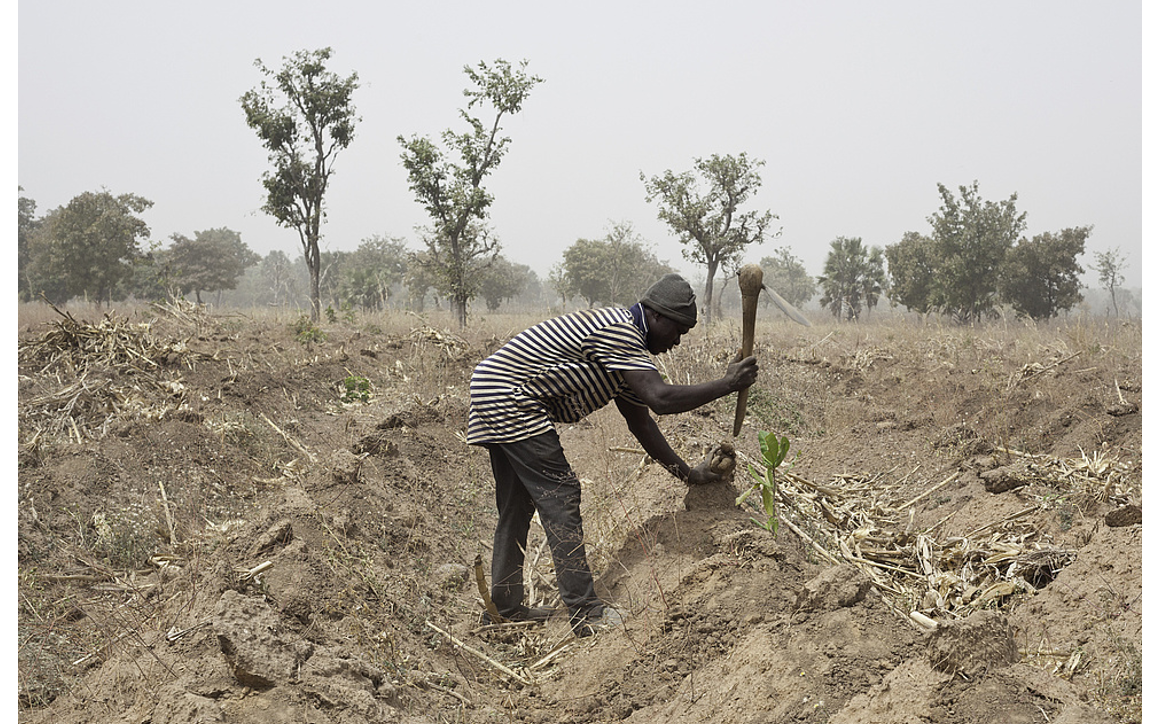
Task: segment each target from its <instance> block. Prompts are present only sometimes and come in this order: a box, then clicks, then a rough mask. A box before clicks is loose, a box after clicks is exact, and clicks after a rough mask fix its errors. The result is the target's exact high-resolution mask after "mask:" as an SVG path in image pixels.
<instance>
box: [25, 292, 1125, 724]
mask: <svg viewBox="0 0 1150 724" xmlns="http://www.w3.org/2000/svg"><path fill="white" fill-rule="evenodd" d="M137 314H138V316H137V318H136V319H135V320H128V319H123V318H120V317H118V316H116V315H110V316H106V317H105V318H104V319H103V321H101V322H98V323H89V322H86V321H84V320H82V319H77V318H75V317H70V316H62V317H60V318H58V319H55V320H54V321H53V322H51V323H49V324H47V325H39V326H37V327H32V328H26V329H24V330H23V331H22V335H21V342H20V344H21V347H20V380H19V388H20V411H19V412H20V475H19V503H20V505H19V518H18V534H19V538H18V541H19V550H18V553H19V571H20V612H19V622H18V624H19V639H20V652H19V665H20V720H21V721H22V722H49V721H51V722H63V723H65V724H67V723H75V724H79V723H81V722H105V721H124V722H154V723H155V724H159V723H160V722H186V723H189V724H190V723H192V722H228V721H236V722H280V721H300V722H304V721H306V722H316V723H328V722H332V723H336V722H339V723H342V722H437V721H476V722H480V721H508V720H511V721H525V722H568V723H571V724H574V723H581V722H587V723H591V722H596V723H600V722H615V721H624V720H625V721H627V722H630V723H632V724H636V723H639V724H642V723H655V722H718V723H719V724H724V723H728V722H729V723H731V724H734V723H735V722H762V723H764V724H765V723H768V722H796V721H798V722H804V721H810V722H836V723H840V724H845V723H847V722H872V721H873V722H878V721H881V722H907V723H908V724H909V723H911V722H914V723H917V722H928V721H929V722H936V723H942V724H958V723H959V722H972V721H996V722H1050V721H1052V722H1060V723H1061V724H1072V723H1075V722H1104V721H1123V722H1125V721H1140V720H1141V714H1140V710H1141V578H1140V576H1141V483H1140V475H1141V429H1140V424H1141V415H1140V405H1141V331H1140V329H1139V328H1138V327H1136V326H1117V327H1107V326H1104V325H1102V324H1091V323H1087V322H1081V321H1080V322H1076V323H1073V324H1069V325H1066V326H1063V327H1049V328H1041V329H1035V328H1034V327H1032V326H1019V327H1012V326H1000V327H995V328H987V329H982V330H955V329H952V328H947V327H943V328H934V327H919V326H907V325H905V324H902V323H891V324H889V325H883V324H874V325H869V326H868V325H863V326H859V327H849V328H834V329H832V328H826V329H813V330H807V329H803V330H798V328H797V327H786V326H777V327H775V326H765V332H766V333H765V334H761V335H760V338H761V339H765V340H770V344H769V345H767V346H765V347H764V349H762V350H761V351H760V357H761V359H762V360H763V364H762V369H763V373H762V376H761V378H760V382H759V384H758V385H756V387H755V388H754V390H753V391H752V395H751V398H750V404H749V414H748V418H747V422H746V424H745V426H744V427H745V430H744V432H743V434H742V435H741V436H740V437H738V438H733V439H732V437H731V434H730V423H731V419H732V410H733V400H723V401H719V402H716V403H713V404H712V405H708V406H706V407H705V408H702V409H700V410H697V411H694V412H692V413H688V414H685V415H678V416H671V417H667V418H664V419H662V420H661V421H660V423H661V425H662V426H663V428H664V430H665V432H666V434H667V437H668V439H669V440H670V441H671V442H672V444H673V445H674V446H675V447H676V448H678V449H679V450H681V451H682V452H683V453H684V456H685V457H687V458H688V459H699V458H701V457H702V456H703V455H704V454H705V452H706V451H707V450H708V449H710V447H711V446H712V445H714V444H715V443H717V442H719V441H722V440H729V441H732V442H733V443H734V446H735V448H736V450H737V454H738V466H737V476H736V480H735V483H734V484H733V485H729V486H728V485H722V486H712V487H709V488H706V489H692V490H688V489H686V488H685V487H684V486H682V485H680V484H678V483H677V482H675V481H673V480H672V479H670V478H669V477H668V476H667V475H666V473H665V472H664V471H662V470H661V469H659V468H658V466H657V465H651V464H650V463H649V461H647V460H646V459H645V458H644V457H643V456H642V455H641V454H640V453H638V452H637V451H636V450H635V443H634V442H633V440H632V439H631V438H630V437H629V435H628V434H627V431H626V426H625V424H624V423H623V421H622V419H621V417H620V416H619V415H618V414H616V413H615V412H614V411H613V410H612V409H605V410H602V411H600V412H598V413H595V414H594V415H592V416H591V417H590V418H588V419H587V420H585V421H583V422H581V423H578V424H576V425H568V426H564V427H563V428H562V429H561V430H560V436H561V438H562V440H563V442H564V445H565V448H566V449H567V453H568V458H569V459H570V461H571V462H572V465H573V467H574V468H575V469H576V471H578V472H579V474H580V476H581V479H582V480H583V484H584V502H583V507H584V514H585V517H586V534H587V545H588V552H589V559H590V561H591V564H592V566H593V568H594V569H595V570H596V572H597V574H598V578H597V584H596V585H597V587H598V588H599V590H600V593H601V594H602V595H604V596H605V597H607V598H609V599H610V600H611V601H612V602H613V603H614V605H616V606H617V607H618V608H619V609H621V610H622V611H624V612H625V619H624V622H623V624H622V625H621V626H619V627H617V628H616V629H613V630H610V631H607V632H604V633H601V634H599V635H596V636H595V637H592V638H590V639H574V638H573V637H571V636H570V630H569V627H568V625H567V623H566V621H565V619H564V618H563V617H556V618H554V619H552V620H551V621H549V622H546V623H544V624H529V625H524V624H511V625H504V626H484V625H482V624H481V622H480V617H479V615H480V612H481V606H480V604H479V600H478V593H477V586H476V583H477V582H476V580H475V570H476V568H475V563H476V558H477V554H478V559H479V561H480V563H481V564H482V562H483V561H484V560H485V559H489V557H490V556H489V543H488V541H489V540H490V535H491V532H492V530H493V526H494V518H495V513H494V501H493V495H492V491H491V482H490V471H489V469H488V466H487V460H486V456H485V454H484V453H483V451H482V450H477V449H473V448H469V447H468V446H466V445H465V444H464V443H463V440H462V431H463V429H464V427H465V421H466V412H467V379H468V375H469V373H470V370H471V368H472V367H473V366H474V364H475V363H476V362H477V361H478V360H479V359H480V358H481V357H482V356H484V355H485V354H486V353H488V352H489V351H490V350H491V349H492V348H493V347H494V346H496V345H497V344H498V343H499V342H500V341H501V338H500V336H499V335H498V334H493V333H492V332H491V331H490V330H489V329H486V328H483V327H480V328H478V329H475V330H469V331H468V332H467V333H466V334H453V333H449V332H445V331H441V330H439V329H437V328H436V326H434V325H429V324H427V322H426V321H425V320H415V319H414V318H411V317H406V316H400V315H395V316H390V317H381V318H378V319H370V320H362V321H358V322H356V321H346V320H345V321H341V322H333V323H330V324H328V325H326V326H325V327H324V332H325V338H324V339H323V340H322V341H316V340H315V339H310V340H306V339H300V338H297V337H296V336H294V334H293V331H292V324H291V321H290V320H275V319H269V320H252V319H248V318H245V317H241V316H226V315H211V314H207V313H206V312H204V311H203V310H202V309H196V308H192V307H189V306H179V305H170V306H167V307H160V308H152V309H149V310H146V311H144V312H140V313H137ZM440 321H442V322H443V324H442V326H443V327H444V328H446V326H447V324H446V321H445V320H440ZM530 321H532V320H522V322H518V321H517V322H515V323H513V322H511V321H508V320H502V319H500V320H499V327H500V328H502V329H510V328H521V327H524V326H526V325H527V324H528V323H529V322H530ZM693 336H694V335H693ZM734 337H735V330H734V329H733V328H731V329H730V330H727V329H725V328H724V327H722V326H721V325H720V326H717V327H715V328H713V329H711V330H708V331H706V333H705V334H699V335H698V336H697V338H696V339H691V338H688V339H686V340H684V342H685V343H684V345H683V346H682V347H681V348H679V349H678V350H676V352H675V353H673V354H672V355H669V356H667V357H665V358H660V360H659V362H660V364H661V366H662V368H663V372H664V374H665V375H666V376H667V377H668V378H669V379H671V380H672V381H691V380H699V379H706V378H708V377H713V376H715V375H717V374H718V373H719V372H720V370H721V369H722V368H723V367H724V366H725V360H726V358H727V357H728V356H729V352H728V350H734V349H735V348H736V347H737V343H735V342H734ZM748 430H749V431H752V432H750V433H748ZM755 430H770V431H773V432H775V433H777V434H780V435H786V436H788V437H789V439H790V442H791V446H792V448H791V449H792V456H791V460H794V461H796V462H797V464H796V466H795V467H793V468H785V469H783V470H782V474H781V477H780V482H779V484H778V488H777V490H776V491H775V498H774V500H775V504H776V508H775V513H777V515H775V516H774V520H773V521H772V516H771V511H768V510H764V509H763V507H762V506H761V505H760V504H759V503H758V502H757V501H759V499H760V498H759V495H758V494H755V495H751V496H749V497H748V498H746V500H745V501H744V502H742V503H739V504H736V498H737V497H738V496H739V495H740V494H741V493H742V492H743V491H744V490H745V489H746V488H747V487H749V486H750V485H751V484H752V482H753V480H754V478H753V477H752V475H751V473H750V471H749V468H751V469H755V470H756V471H757V472H758V471H761V470H762V466H763V458H762V456H761V454H760V450H759V443H758V440H757V439H756V438H755V435H754V433H753V431H755ZM796 456H797V457H796ZM772 527H775V530H774V531H772V530H771V529H772ZM528 547H529V550H528V551H527V553H528V555H527V559H528V563H529V569H528V575H527V579H528V580H527V587H528V590H529V595H530V596H531V598H532V602H533V603H541V604H554V603H555V589H554V582H553V577H552V576H551V575H550V570H549V566H550V563H549V555H548V553H547V551H546V548H545V543H544V541H543V537H542V534H541V532H540V531H538V530H535V531H533V535H532V537H531V539H530V540H529V545H528ZM479 570H480V571H482V566H481V567H480V568H479Z"/></svg>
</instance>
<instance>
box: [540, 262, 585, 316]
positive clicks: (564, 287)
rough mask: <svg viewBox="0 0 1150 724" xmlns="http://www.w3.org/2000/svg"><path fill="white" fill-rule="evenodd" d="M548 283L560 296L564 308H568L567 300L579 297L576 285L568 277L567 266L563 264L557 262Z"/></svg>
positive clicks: (552, 268)
mask: <svg viewBox="0 0 1150 724" xmlns="http://www.w3.org/2000/svg"><path fill="white" fill-rule="evenodd" d="M547 283H548V284H550V285H551V288H552V289H554V290H555V293H556V294H558V295H559V299H561V300H562V302H563V306H564V307H566V306H567V300H569V299H574V298H575V297H577V296H579V292H578V291H577V290H576V289H575V285H574V283H572V281H571V278H570V277H569V276H567V266H566V265H565V264H564V263H563V262H557V263H556V264H554V265H553V266H552V267H551V271H550V272H549V273H548V274H547Z"/></svg>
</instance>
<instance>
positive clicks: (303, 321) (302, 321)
mask: <svg viewBox="0 0 1150 724" xmlns="http://www.w3.org/2000/svg"><path fill="white" fill-rule="evenodd" d="M292 332H294V333H295V338H296V341H297V342H299V343H300V344H302V345H304V346H305V347H308V348H309V349H310V348H311V345H312V343H313V342H316V343H320V342H323V341H324V340H325V339H327V333H326V332H324V331H323V330H322V329H320V328H319V327H317V326H315V324H314V323H312V321H311V319H309V318H308V316H307V315H306V314H302V315H300V318H299V319H297V320H296V322H295V324H294V325H292Z"/></svg>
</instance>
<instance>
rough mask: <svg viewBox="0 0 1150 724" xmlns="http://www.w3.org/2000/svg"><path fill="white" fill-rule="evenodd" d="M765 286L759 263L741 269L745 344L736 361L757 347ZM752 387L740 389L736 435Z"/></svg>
mask: <svg viewBox="0 0 1150 724" xmlns="http://www.w3.org/2000/svg"><path fill="white" fill-rule="evenodd" d="M762 288H763V270H762V269H761V268H760V267H759V265H758V264H747V265H746V266H744V267H743V268H742V269H740V270H739V291H740V292H742V295H743V346H742V347H741V348H740V349H739V357H738V359H736V360H735V361H736V362H738V361H739V360H741V359H745V358H747V357H750V356H751V352H752V351H753V350H754V348H755V313H756V312H757V311H758V309H759V290H761V289H762ZM750 391H751V390H750V388H749V387H748V388H745V389H742V390H739V398H738V401H737V402H736V403H735V436H736V437H738V435H739V431H740V430H741V429H742V428H743V418H744V417H746V415H747V397H748V396H749V395H750Z"/></svg>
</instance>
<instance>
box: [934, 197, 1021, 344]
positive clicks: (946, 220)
mask: <svg viewBox="0 0 1150 724" xmlns="http://www.w3.org/2000/svg"><path fill="white" fill-rule="evenodd" d="M938 192H939V195H940V196H941V197H942V208H941V209H940V210H939V211H938V212H937V213H935V214H934V215H933V216H931V218H930V224H931V227H932V228H933V230H934V235H933V239H934V245H933V248H932V251H933V252H934V258H935V261H934V274H933V282H932V286H933V288H934V294H933V295H932V296H933V298H934V300H935V303H936V304H937V305H938V307H939V308H940V309H941V310H942V311H943V312H945V313H947V314H950V315H952V316H953V317H954V318H955V319H958V320H959V321H964V322H972V321H975V320H979V319H982V316H983V315H984V314H987V313H988V312H990V311H992V310H993V308H994V306H995V304H996V303H997V301H998V300H997V299H996V293H997V291H998V289H999V278H1000V273H1001V271H1002V265H1003V263H1004V262H1005V261H1006V255H1007V252H1008V251H1009V250H1010V248H1011V247H1012V246H1014V244H1015V243H1016V242H1017V241H1018V240H1019V238H1021V235H1022V232H1023V230H1025V228H1026V214H1025V213H1021V214H1020V213H1018V211H1017V209H1016V208H1015V202H1016V201H1017V200H1018V194H1011V196H1010V198H1008V199H1007V200H1005V201H983V199H982V197H981V196H979V195H978V182H977V181H975V182H974V183H973V184H972V185H971V186H970V187H969V188H968V187H966V186H959V187H958V192H959V195H958V197H956V196H955V195H954V194H952V193H951V192H950V191H949V190H948V189H947V188H946V187H945V186H943V185H942V184H939V185H938Z"/></svg>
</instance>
